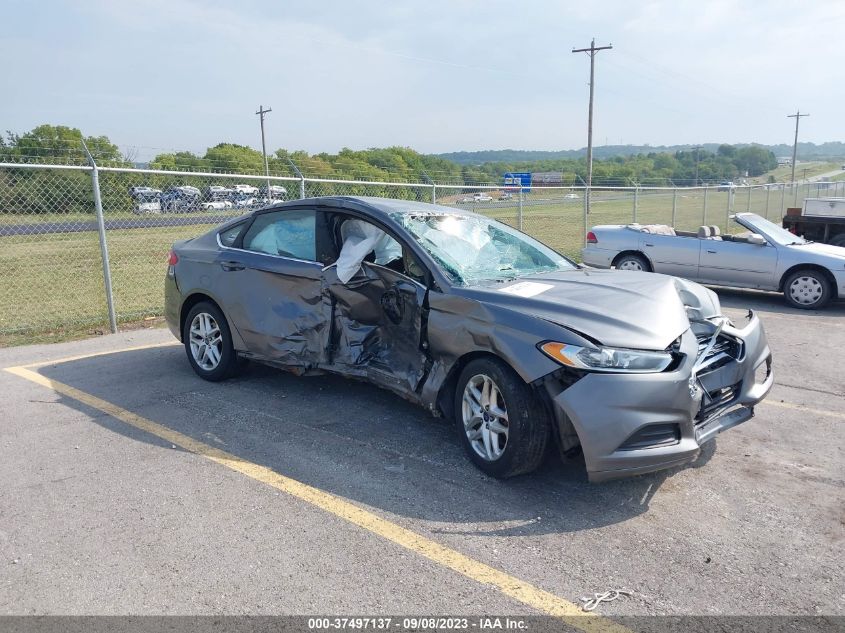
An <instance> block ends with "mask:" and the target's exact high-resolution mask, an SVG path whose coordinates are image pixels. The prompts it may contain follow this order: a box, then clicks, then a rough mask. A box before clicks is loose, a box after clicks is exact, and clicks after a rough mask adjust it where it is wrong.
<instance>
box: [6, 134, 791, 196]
mask: <svg viewBox="0 0 845 633" xmlns="http://www.w3.org/2000/svg"><path fill="white" fill-rule="evenodd" d="M83 141H84V142H85V144H86V145H87V146H88V149H89V151H90V152H91V154H92V155H93V157H94V159H95V160H96V161H97V164H98V165H100V166H118V167H132V166H148V167H150V168H152V169H160V170H171V171H186V172H190V171H205V172H219V173H221V174H222V173H238V174H253V175H260V174H263V173H264V159H263V157H262V155H261V152H259V151H257V150H255V149H253V148H251V147H247V146H244V145H237V144H234V143H219V144H217V145H215V146H213V147H209V148H208V149H207V150H206V151H205V152H204V153H203V154H201V155H200V154H196V153H193V152H188V151H183V152H171V153H161V154H158V155H157V156H155V157H154V158H153V159H152V160H151V161H150V162H149V163H148V164H144V165H138V164H137V163H135V162H134V161H132V160H131V157H129V156H125V155H123V154H122V153H121V152H120V149H119V148H118V147H117V145H115V144H114V143H112V142H111V140H110V139H109V138H108V137H106V136H85V135H83V133H82V132H81V131H80V130H79V129H77V128H72V127H68V126H62V125H47V124H45V125H39V126H38V127H36V128H34V129H32V130H30V131H28V132H25V133H23V134H16V133H13V132H7V133H6V135H5V137H2V136H0V162H16V163H21V162H27V163H51V164H52V163H60V164H69V165H85V164H87V162H88V161H87V157H86V154H85V151H84V149H83ZM268 164H269V169H270V173H271V174H272V175H275V176H288V177H298V175H299V172H301V173H302V174H303V175H305V176H306V177H308V178H323V179H341V180H355V181H363V180H367V181H379V182H416V183H422V184H430V183H438V184H453V185H463V186H472V185H479V184H501V183H502V176H503V174H504V173H506V172H556V173H558V174H560V184H562V185H566V186H577V185H579V184H581V183H583V181H584V180H585V179H586V174H587V165H586V161H585V159H584V158H581V157H578V158H550V159H543V160H528V161H525V160H521V161H520V160H513V161H487V162H484V163H481V164H458V163H456V162H454V161H452V160H448V159H446V158H443V157H441V156H435V155H427V154H421V153H419V152H417V151H415V150H413V149H410V148H407V147H386V148H371V149H365V150H352V149H348V148H344V149H342V150H340V151H339V152H337V153H336V154H331V153H325V152H322V153H316V154H310V153H308V152H305V151H302V150H298V151H289V150H286V149H278V150H276V151H275V152H273V153H272V154H270V155H269V156H268ZM776 166H777V160H776V158H775V155H774V153H772V152H771V151H769V150H766V149H765V148H763V147H761V146H757V145H751V146H742V147H735V146H732V145H727V144H725V145H720V146H718V147H717V148H716V150H715V151H708V150H706V149H702V150H699V151H697V152H696V151H693V150H681V151H675V152H649V153H645V154H642V153H641V154H635V155H629V156H613V157H610V158H606V159H603V160H595V161H594V163H593V184H594V186H601V185H603V184H604V185H608V186H610V185H615V186H631V185H636V184H639V185H670V184H677V185H689V184H694V183H695V182H698V183H714V182H719V181H721V180H735V179H738V178H741V177H743V176H745V175H747V176H749V177H756V176H760V175H761V174H764V173H765V172H767V171H769V170H771V169H773V168H774V167H776ZM132 178H133V177H132V176H130V175H123V174H109V176H108V179H107V180H108V182H109V183H112V186H111V187H110V189H109V191H108V192H107V191H104V192H103V196H104V204H106V203H109V204H112V205H113V206H115V207H117V206H119V207H120V208H128V207H130V206H131V200H129V198H128V187H129V186H133V185H137V184H145V185H148V186H153V187H159V188H162V187H165V186H168V185H170V184H193V185H195V186H200V187H201V186H204V185H205V186H207V185H208V184H215V183H213V182H212V180H211V179H209V178H201V177H191V176H187V175H186V176H185V177H159V176H148V177H145V178H144V179H143V182H134V181H132ZM696 178H697V180H696ZM136 180H137V178H136ZM124 181H125V182H124ZM359 189H360V191H359ZM57 191H59V192H60V195H57V193H56V192H57ZM339 192H344V193H361V194H367V195H389V196H392V197H402V196H406V197H410V198H422V196H423V194H421V193H420V191H416V190H413V189H410V190H405V189H403V188H398V187H393V188H391V187H386V188H384V187H382V188H378V187H374V186H367V185H360V186H358V185H342V186H334V185H330V184H320V185H319V187H318V188H315V187H309V189H308V194H309V195H324V194H331V193H339ZM90 208H91V194H90V178H89V176H88V175H87V174H86V173H84V172H73V171H67V172H59V173H56V172H51V173H49V174H47V173H45V172H39V171H26V170H15V171H14V172H9V171H6V170H3V171H0V212H3V211H5V212H9V211H10V210H14V211H17V212H24V213H26V212H36V213H39V212H44V209H49V210H50V211H59V212H71V211H83V210H85V211H87V210H90Z"/></svg>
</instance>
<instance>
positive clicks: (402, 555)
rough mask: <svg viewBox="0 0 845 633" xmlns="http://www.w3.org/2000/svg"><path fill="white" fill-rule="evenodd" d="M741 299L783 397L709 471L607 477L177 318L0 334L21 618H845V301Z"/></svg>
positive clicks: (0, 510) (706, 461) (11, 583)
mask: <svg viewBox="0 0 845 633" xmlns="http://www.w3.org/2000/svg"><path fill="white" fill-rule="evenodd" d="M720 294H721V295H722V300H723V304H724V305H725V307H726V312H727V313H728V314H730V315H732V316H740V315H741V314H743V312H744V309H745V308H746V307H752V308H754V309H756V310H759V312H760V314H761V318H762V319H763V322H764V324H765V327H766V329H767V332H768V335H769V339H770V344H771V346H772V349H773V353H774V368H775V371H776V384H775V387H774V389H773V392H772V393H771V394H770V396H769V398H768V399H767V401H766V402H765V403H764V404H762V405H761V406H759V407H758V409H757V415H756V417H755V418H753V419H752V420H750V421H749V422H747V423H745V424H743V425H741V426H740V427H738V428H736V429H733V430H731V431H729V432H727V433H725V434H723V435H721V436H719V437H718V438H717V439H716V440H715V442H712V443H711V444H709V445H708V446H707V449H706V450H705V451H703V453H702V455H701V457H700V458H699V460H698V461H697V462H696V463H694V464H692V465H691V466H688V467H685V468H682V469H678V470H673V471H668V472H663V473H658V474H653V475H645V476H641V477H637V478H634V479H629V480H624V481H617V482H611V483H606V484H588V483H587V481H586V476H585V473H584V467H583V463H581V462H579V461H578V460H575V461H572V462H567V463H560V462H557V461H549V462H548V463H547V464H546V465H545V466H544V467H543V469H542V470H541V471H540V472H539V473H536V474H534V475H530V476H525V477H520V478H516V479H513V480H509V481H506V482H500V481H496V480H492V479H489V478H487V477H485V476H484V475H482V474H481V473H480V472H479V471H477V470H476V469H475V468H474V467H473V466H472V465H471V464H470V463H469V461H468V460H467V459H466V458H465V457H464V455H463V453H462V450H461V447H460V445H459V444H458V441H457V438H456V437H455V435H454V433H453V430H452V428H451V426H450V425H449V424H448V423H447V422H445V421H444V420H442V419H435V418H432V417H430V416H429V415H428V414H427V413H426V412H424V411H423V410H421V409H418V408H416V407H414V406H412V405H410V404H408V403H406V402H404V401H403V400H401V399H399V398H398V397H395V396H393V395H392V394H390V393H388V392H384V391H380V390H378V389H376V388H374V387H370V386H368V385H364V384H360V383H356V382H352V381H346V380H343V379H339V378H335V377H311V378H299V377H295V376H292V375H289V374H286V373H283V372H280V371H276V370H272V369H269V368H264V367H258V366H255V367H252V368H251V369H250V370H249V371H248V372H247V373H245V374H244V375H243V376H240V377H238V378H236V379H233V380H230V381H228V382H225V383H221V384H210V383H206V382H203V381H202V380H200V379H199V378H197V377H196V376H195V375H194V373H193V372H192V371H191V369H190V367H189V365H188V362H187V360H186V358H185V354H184V350H183V349H182V348H181V347H179V346H177V345H176V344H175V341H173V339H172V337H171V335H170V334H169V332H167V331H166V330H142V331H136V332H129V333H123V334H118V335H114V336H107V337H102V338H99V339H90V340H85V341H79V342H73V343H66V344H60V345H53V346H33V347H19V348H8V349H3V350H0V367H2V368H9V367H18V368H20V367H21V366H29V367H28V368H25V369H24V370H20V369H18V370H16V373H12V372H9V371H0V388H1V389H2V393H3V398H2V400H0V419H2V421H3V422H2V424H0V480H2V482H3V484H4V485H3V486H2V487H0V614H138V613H145V614H146V613H154V614H327V613H331V614H338V613H343V614H362V613H369V614H377V613H403V614H450V615H460V614H487V613H500V614H505V613H507V614H535V613H544V612H545V613H552V612H555V613H564V614H565V613H568V612H569V610H572V611H573V612H574V610H575V609H577V607H578V606H579V605H580V597H582V596H589V595H592V594H593V593H594V592H599V591H604V590H606V589H611V588H613V589H624V590H626V591H628V592H630V593H631V595H630V596H625V597H622V598H620V599H618V600H616V601H614V602H609V603H603V604H601V605H600V607H599V609H598V612H599V613H601V614H604V615H610V616H614V615H622V614H625V615H647V614H675V615H686V614H695V615H712V614H744V615H753V614H777V615H787V614H788V615H818V614H825V615H845V589H844V588H845V571H843V567H842V558H841V555H842V551H843V545H845V503H843V501H845V495H843V487H845V460H844V459H843V457H845V456H843V446H845V441H843V440H845V406H844V405H845V380H843V378H845V366H843V363H842V360H841V357H840V356H839V355H840V353H841V350H842V349H843V345H845V318H843V317H845V305H843V304H842V303H840V304H838V305H836V306H834V307H832V308H830V309H828V310H826V311H823V312H812V313H803V312H800V311H796V310H792V309H790V308H788V307H786V306H785V304H784V303H783V300H782V299H781V298H780V297H778V296H775V295H768V294H764V293H750V292H739V291H736V292H734V291H723V292H720ZM68 358H69V360H62V361H61V362H53V361H56V360H57V359H68ZM33 364H37V365H34V366H33ZM303 484H304V486H303Z"/></svg>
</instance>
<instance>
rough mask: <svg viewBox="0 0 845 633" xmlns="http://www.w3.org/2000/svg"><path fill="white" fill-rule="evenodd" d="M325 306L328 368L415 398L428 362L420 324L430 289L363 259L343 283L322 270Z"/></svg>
mask: <svg viewBox="0 0 845 633" xmlns="http://www.w3.org/2000/svg"><path fill="white" fill-rule="evenodd" d="M322 283H323V298H324V310H326V311H327V312H328V314H329V319H330V320H331V328H330V332H331V334H330V337H329V339H328V340H327V341H326V343H327V347H328V353H327V358H326V363H325V365H324V366H325V368H326V369H328V370H331V371H333V372H336V373H339V374H344V375H349V376H366V377H368V378H370V379H371V380H373V382H376V383H377V384H379V385H380V386H383V387H387V388H389V389H391V390H393V391H397V392H399V393H401V394H402V395H405V396H406V397H410V398H411V399H416V396H415V394H416V392H417V388H418V386H419V384H420V381H421V379H422V377H423V375H424V374H425V372H426V368H427V366H428V362H427V356H426V354H425V351H424V346H425V333H424V331H423V328H422V324H423V321H424V314H423V313H424V311H425V297H426V292H427V291H426V289H425V287H424V286H421V285H420V284H416V283H413V282H411V281H410V280H408V278H407V277H405V276H404V275H402V274H401V273H398V272H396V271H394V270H391V269H389V268H385V267H383V266H379V265H376V264H369V263H364V264H363V265H361V266H360V268H359V270H358V272H357V273H356V274H355V275H354V276H353V277H352V278H350V279H349V280H348V281H347V282H346V283H343V282H342V281H341V280H340V279H339V278H338V274H337V270H336V267H334V266H329V267H327V268H326V269H325V270H324V271H323V279H322Z"/></svg>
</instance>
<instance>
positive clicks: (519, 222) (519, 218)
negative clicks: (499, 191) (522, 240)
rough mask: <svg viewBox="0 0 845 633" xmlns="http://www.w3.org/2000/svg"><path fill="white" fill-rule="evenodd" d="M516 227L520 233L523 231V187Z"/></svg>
mask: <svg viewBox="0 0 845 633" xmlns="http://www.w3.org/2000/svg"><path fill="white" fill-rule="evenodd" d="M516 225H517V227H516V228H518V229H519V230H520V231H521V230H522V187H520V188H519V211H518V212H517V216H516Z"/></svg>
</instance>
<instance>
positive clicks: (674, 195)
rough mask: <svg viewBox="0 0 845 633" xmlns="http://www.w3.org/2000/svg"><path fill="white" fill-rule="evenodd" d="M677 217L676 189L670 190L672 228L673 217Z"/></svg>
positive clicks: (673, 223)
mask: <svg viewBox="0 0 845 633" xmlns="http://www.w3.org/2000/svg"><path fill="white" fill-rule="evenodd" d="M677 215H678V188H677V187H675V188H674V189H672V228H673V229H674V228H675V217H676V216H677Z"/></svg>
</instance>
